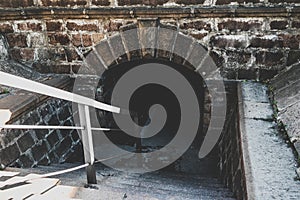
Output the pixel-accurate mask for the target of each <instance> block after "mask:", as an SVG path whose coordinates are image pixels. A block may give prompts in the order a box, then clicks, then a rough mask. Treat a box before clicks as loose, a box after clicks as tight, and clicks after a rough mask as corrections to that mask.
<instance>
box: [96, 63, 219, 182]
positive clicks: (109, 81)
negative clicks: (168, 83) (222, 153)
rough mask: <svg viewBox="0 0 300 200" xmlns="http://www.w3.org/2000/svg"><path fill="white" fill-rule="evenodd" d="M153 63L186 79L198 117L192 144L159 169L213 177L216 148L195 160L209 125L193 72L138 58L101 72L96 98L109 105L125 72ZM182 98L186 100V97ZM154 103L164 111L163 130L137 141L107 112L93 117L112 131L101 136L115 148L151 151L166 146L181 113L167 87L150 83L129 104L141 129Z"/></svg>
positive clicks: (203, 91) (198, 78) (202, 87)
mask: <svg viewBox="0 0 300 200" xmlns="http://www.w3.org/2000/svg"><path fill="white" fill-rule="evenodd" d="M157 63H159V64H163V65H164V66H165V67H169V68H172V69H175V70H176V71H178V72H179V73H180V74H182V75H183V76H184V77H185V78H186V79H187V80H188V82H189V83H190V84H191V86H192V88H193V90H194V92H195V94H196V96H197V100H198V105H196V106H197V107H198V108H197V109H198V110H199V111H200V118H199V122H198V124H197V126H198V127H197V134H196V137H195V138H194V140H193V142H192V145H191V146H190V147H189V148H188V150H187V151H186V152H185V153H184V154H183V155H182V156H181V157H180V158H179V159H177V160H176V161H175V162H174V163H172V164H171V165H169V166H167V167H165V168H164V169H163V170H165V171H172V172H178V173H188V174H198V175H203V176H208V177H214V178H216V177H217V176H218V174H219V172H218V151H217V148H214V150H213V151H212V152H211V153H210V154H209V155H208V156H206V157H205V158H203V159H199V158H198V152H199V149H200V147H201V144H202V142H203V140H204V137H205V135H206V131H207V126H208V124H207V123H209V108H207V107H209V105H206V106H205V103H206V104H209V102H208V101H207V98H206V100H205V95H206V94H207V91H206V90H207V88H206V87H205V83H204V81H203V79H202V77H201V76H200V75H199V74H198V73H196V72H195V71H193V70H191V69H189V68H188V67H186V66H183V65H179V64H176V63H174V62H170V61H168V60H163V59H139V60H134V61H130V62H123V63H120V64H117V65H115V66H113V67H111V68H109V69H108V70H106V71H105V72H104V74H103V77H102V79H101V81H100V82H99V85H98V89H97V93H96V99H97V100H99V101H102V102H105V103H108V104H111V103H112V93H113V90H114V87H115V85H116V83H117V82H118V81H119V79H120V78H121V77H122V76H123V75H124V74H125V73H126V72H128V71H129V70H131V69H133V68H136V67H137V68H138V67H139V66H141V65H143V64H150V65H151V64H153V65H154V64H157ZM166 78H170V77H166ZM174 81H176V80H174ZM185 98H190V97H188V96H187V97H185ZM157 104H159V105H161V106H163V107H164V108H165V110H166V113H167V119H166V122H165V124H164V126H163V128H162V129H161V130H160V131H159V132H158V133H157V134H155V135H154V136H152V137H149V138H143V139H139V138H138V137H133V136H130V135H128V134H126V133H125V132H123V131H120V130H119V129H120V127H118V125H117V123H116V122H115V120H114V118H113V115H112V114H111V113H108V112H104V111H97V117H98V120H99V122H100V126H101V127H110V128H112V129H115V130H113V131H108V132H105V134H106V136H107V137H108V138H109V140H110V141H112V142H113V143H114V144H115V145H117V146H118V147H119V148H122V149H125V150H127V151H132V152H142V153H148V152H153V151H156V150H159V149H161V148H163V147H164V146H166V145H167V144H168V143H170V142H171V140H172V139H173V138H174V136H175V135H176V133H177V131H178V128H179V124H180V122H181V119H180V116H181V113H180V112H181V111H180V104H179V102H178V99H177V98H176V96H175V94H174V93H173V92H172V91H171V90H170V89H168V88H167V87H164V86H162V85H159V84H155V83H153V84H146V85H143V86H141V87H139V88H138V89H137V90H136V91H135V92H134V93H133V95H132V96H131V98H130V102H129V110H130V111H131V113H130V114H131V118H132V120H133V121H135V122H136V123H137V124H138V125H139V126H142V127H143V126H146V125H148V124H149V123H150V122H151V119H150V116H149V110H150V108H151V106H153V105H157ZM205 107H206V110H205ZM197 109H195V110H197ZM205 113H206V114H205ZM154 117H155V115H154ZM157 117H158V116H157ZM204 118H205V119H204ZM205 123H206V124H205ZM141 132H143V129H142V130H141ZM187 135H188V134H187Z"/></svg>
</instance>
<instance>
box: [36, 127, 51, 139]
mask: <svg viewBox="0 0 300 200" xmlns="http://www.w3.org/2000/svg"><path fill="white" fill-rule="evenodd" d="M48 133H49V131H48V130H44V129H41V130H35V135H36V137H37V138H38V139H39V140H43V139H45V136H46V135H47V134H48Z"/></svg>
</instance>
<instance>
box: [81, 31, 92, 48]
mask: <svg viewBox="0 0 300 200" xmlns="http://www.w3.org/2000/svg"><path fill="white" fill-rule="evenodd" d="M81 37H82V44H83V46H84V47H89V46H92V45H93V43H92V37H91V35H89V34H82V36H81Z"/></svg>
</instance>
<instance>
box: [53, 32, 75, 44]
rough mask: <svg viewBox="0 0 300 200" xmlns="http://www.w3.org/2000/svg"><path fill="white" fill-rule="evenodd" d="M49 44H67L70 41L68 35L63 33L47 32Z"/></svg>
mask: <svg viewBox="0 0 300 200" xmlns="http://www.w3.org/2000/svg"><path fill="white" fill-rule="evenodd" d="M48 38H49V44H52V45H57V44H61V45H68V44H69V43H70V37H69V36H68V35H66V34H63V33H51V34H48Z"/></svg>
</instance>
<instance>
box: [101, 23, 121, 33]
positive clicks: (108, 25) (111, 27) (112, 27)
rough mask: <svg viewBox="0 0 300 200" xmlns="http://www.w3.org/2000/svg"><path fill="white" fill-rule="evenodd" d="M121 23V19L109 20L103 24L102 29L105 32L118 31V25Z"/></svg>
mask: <svg viewBox="0 0 300 200" xmlns="http://www.w3.org/2000/svg"><path fill="white" fill-rule="evenodd" d="M122 25H123V23H122V22H121V21H113V20H110V21H109V22H108V23H106V24H104V29H105V30H107V32H113V31H119V30H120V27H121V26H122Z"/></svg>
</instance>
